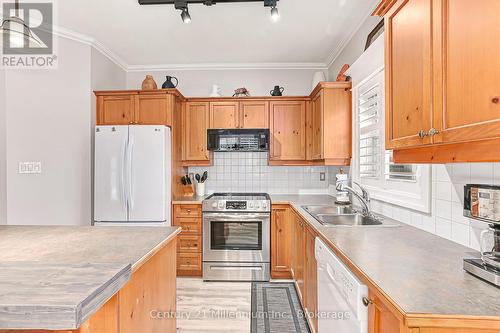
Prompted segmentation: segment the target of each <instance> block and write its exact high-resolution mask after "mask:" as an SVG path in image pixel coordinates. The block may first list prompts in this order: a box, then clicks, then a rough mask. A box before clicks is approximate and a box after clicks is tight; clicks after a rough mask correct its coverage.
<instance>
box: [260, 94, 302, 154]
mask: <svg viewBox="0 0 500 333" xmlns="http://www.w3.org/2000/svg"><path fill="white" fill-rule="evenodd" d="M269 112H270V115H269V120H270V123H269V125H270V141H271V142H270V146H271V147H270V149H271V150H270V160H271V161H305V159H306V102H305V101H276V102H274V101H272V102H270V111H269Z"/></svg>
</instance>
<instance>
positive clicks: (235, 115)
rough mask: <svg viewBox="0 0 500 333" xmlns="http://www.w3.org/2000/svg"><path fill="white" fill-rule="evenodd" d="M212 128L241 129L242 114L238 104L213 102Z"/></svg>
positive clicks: (211, 108) (211, 111)
mask: <svg viewBox="0 0 500 333" xmlns="http://www.w3.org/2000/svg"><path fill="white" fill-rule="evenodd" d="M210 128H215V129H229V128H240V112H239V103H238V102H211V103H210Z"/></svg>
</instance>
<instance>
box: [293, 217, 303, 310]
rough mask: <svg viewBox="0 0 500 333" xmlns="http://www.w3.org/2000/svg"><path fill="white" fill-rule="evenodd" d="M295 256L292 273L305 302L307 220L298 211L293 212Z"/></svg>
mask: <svg viewBox="0 0 500 333" xmlns="http://www.w3.org/2000/svg"><path fill="white" fill-rule="evenodd" d="M293 223H294V226H293V227H294V231H293V257H292V275H293V279H294V280H295V284H296V286H297V292H298V294H299V298H300V299H301V300H302V304H304V300H305V295H306V294H305V284H304V279H305V276H304V271H305V269H304V268H305V240H306V234H305V227H306V225H305V222H304V221H303V220H302V218H300V216H298V215H297V214H296V213H294V214H293Z"/></svg>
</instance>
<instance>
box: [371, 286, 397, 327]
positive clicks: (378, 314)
mask: <svg viewBox="0 0 500 333" xmlns="http://www.w3.org/2000/svg"><path fill="white" fill-rule="evenodd" d="M368 297H369V299H370V300H371V301H372V303H371V304H370V305H369V306H368V333H400V332H402V330H401V327H402V326H403V324H402V322H400V321H399V320H398V318H397V317H396V316H395V315H394V314H393V313H392V312H391V311H390V310H389V309H388V308H387V307H386V306H385V305H384V303H382V301H381V300H380V299H379V298H378V297H376V296H375V295H374V294H373V293H372V292H371V291H370V292H369V296H368Z"/></svg>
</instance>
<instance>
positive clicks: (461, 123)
mask: <svg viewBox="0 0 500 333" xmlns="http://www.w3.org/2000/svg"><path fill="white" fill-rule="evenodd" d="M379 8H380V10H378V11H376V14H377V15H384V17H385V26H386V147H387V148H389V149H394V160H395V162H398V163H452V162H488V161H490V162H493V161H500V153H498V149H495V147H498V144H500V117H499V113H500V91H499V90H498V87H499V86H500V59H499V58H498V57H497V56H495V55H496V54H497V53H498V51H500V46H498V43H497V39H498V35H499V34H500V26H499V25H498V23H497V21H498V17H497V16H498V15H496V13H498V11H499V10H500V2H498V1H495V0H485V1H481V3H480V4H478V2H477V1H473V0H458V1H450V0H436V1H431V0H413V1H407V0H398V1H387V0H386V1H383V3H381V5H379ZM382 9H383V10H382ZM464 22H467V24H464Z"/></svg>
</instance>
